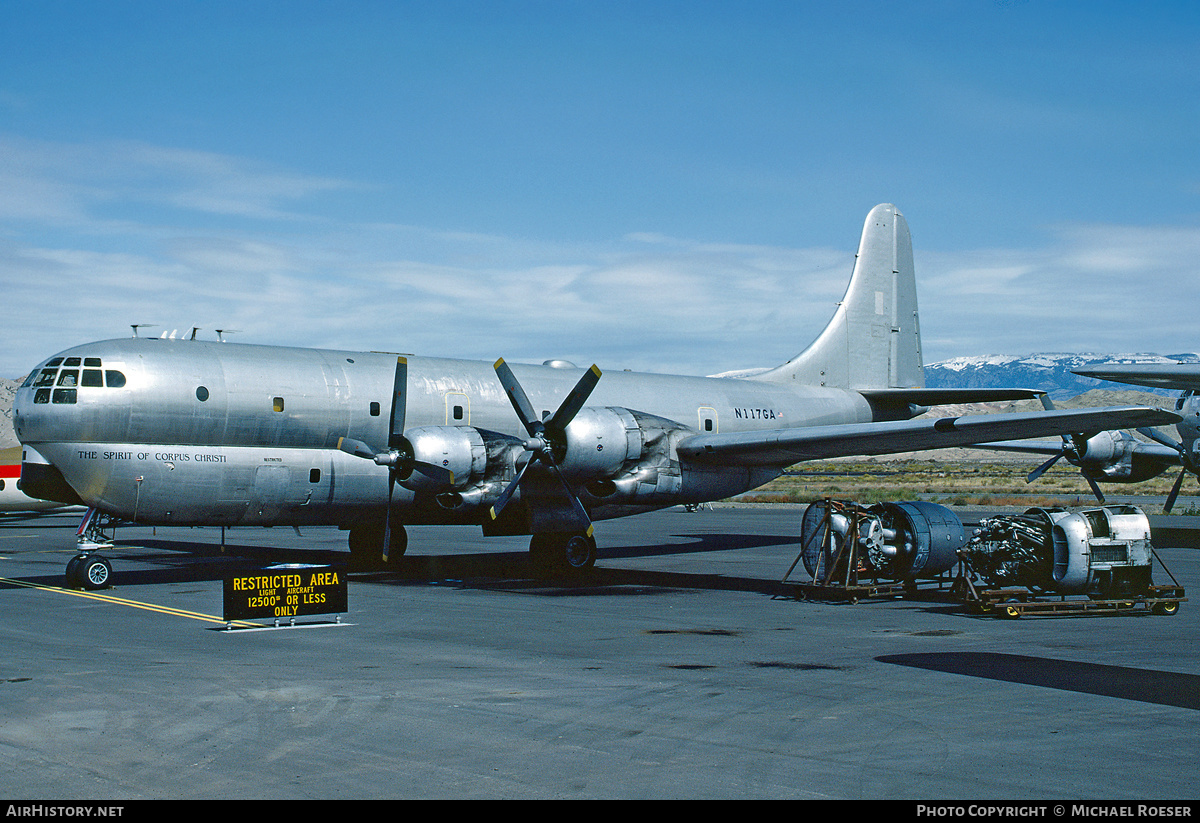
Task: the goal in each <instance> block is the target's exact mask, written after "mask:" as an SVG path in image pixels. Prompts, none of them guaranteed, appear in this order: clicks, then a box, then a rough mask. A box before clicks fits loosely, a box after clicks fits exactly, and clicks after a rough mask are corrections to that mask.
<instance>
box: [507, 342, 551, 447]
mask: <svg viewBox="0 0 1200 823" xmlns="http://www.w3.org/2000/svg"><path fill="white" fill-rule="evenodd" d="M495 369H496V376H497V377H499V378H500V385H501V386H503V387H504V391H505V393H507V394H508V400H509V402H510V403H512V407H513V409H514V410H515V411H516V413H517V417H519V418H521V423H522V424H523V425H524V426H525V431H527V432H529V435H530V436H531V437H537V436H539V435H541V433H542V432H543V431H545V430H546V427H545V426H544V425H543V424H542V421H541V420H540V419H539V418H538V416H537V413H536V412H534V410H533V404H531V403H530V402H529V398H528V397H527V396H526V394H525V390H524V389H523V388H521V384H520V383H518V382H517V377H516V375H514V374H513V373H512V369H510V368H509V367H508V364H507V363H505V362H504V358H503V357H501V358H500V359H499V360H497V361H496V364H495Z"/></svg>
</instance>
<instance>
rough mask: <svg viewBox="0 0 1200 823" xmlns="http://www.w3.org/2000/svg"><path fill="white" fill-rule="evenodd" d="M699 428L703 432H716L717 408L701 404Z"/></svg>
mask: <svg viewBox="0 0 1200 823" xmlns="http://www.w3.org/2000/svg"><path fill="white" fill-rule="evenodd" d="M699 416H700V420H699V423H698V428H699V429H700V431H701V433H703V434H715V433H716V431H717V410H716V409H714V408H713V407H712V406H701V407H700V410H699Z"/></svg>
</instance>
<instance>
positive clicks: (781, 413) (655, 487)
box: [14, 338, 872, 526]
mask: <svg viewBox="0 0 1200 823" xmlns="http://www.w3.org/2000/svg"><path fill="white" fill-rule="evenodd" d="M406 359H407V364H408V365H407V368H408V380H407V392H406V394H407V397H406V404H407V410H406V423H405V428H406V429H412V428H417V427H422V426H436V427H468V428H473V429H477V430H486V431H488V432H497V433H500V434H503V435H508V436H510V437H511V438H515V439H523V438H525V437H526V433H525V431H524V430H523V428H522V424H521V422H520V420H519V419H518V418H517V417H516V416H515V415H514V411H513V407H512V405H511V404H510V401H509V399H508V397H507V396H506V394H505V391H504V388H503V387H502V385H501V383H500V382H499V380H498V379H497V376H496V372H495V370H494V368H493V365H492V364H491V363H487V362H481V361H480V362H476V361H466V360H451V359H442V358H426V357H416V356H406ZM396 361H397V355H395V354H385V353H378V352H351V351H331V350H319V349H303V348H284V347H271V346H256V345H245V344H235V343H209V342H203V341H194V340H167V339H159V338H126V339H119V340H109V341H103V342H98V343H89V344H86V345H82V346H78V347H75V348H72V349H69V350H67V351H64V352H61V353H59V354H58V355H56V356H55V357H53V358H50V359H49V360H47V361H46V362H45V363H43V364H42V365H40V366H39V367H38V368H37V369H35V370H34V372H33V373H32V374H31V375H30V377H29V378H28V379H27V380H26V381H25V383H24V384H23V385H22V387H21V388H20V389H19V390H18V392H17V395H16V398H15V402H14V424H15V426H16V429H17V433H18V436H19V438H20V440H21V442H22V444H23V445H24V449H25V455H24V474H23V481H22V482H23V488H24V489H25V490H26V491H27V492H28V493H30V494H35V495H45V496H49V497H53V498H55V499H59V500H62V502H65V503H79V502H82V503H84V504H86V505H88V506H93V507H96V508H98V509H101V510H103V511H105V512H107V513H109V514H111V515H114V516H117V517H120V518H123V519H129V520H134V521H137V522H141V523H146V524H176V525H304V524H336V525H340V526H349V525H351V524H354V523H356V522H359V521H362V520H370V519H378V518H379V517H381V516H382V512H383V510H384V509H385V508H386V506H387V500H388V494H389V488H388V487H389V482H388V472H387V471H386V470H384V469H381V467H380V466H378V465H376V464H375V463H374V462H372V461H370V460H363V459H360V458H358V457H355V456H353V455H350V454H347V453H346V452H344V451H341V450H339V448H338V446H339V441H340V440H341V439H342V438H350V439H353V440H358V441H363V442H364V443H368V444H383V445H386V444H387V442H388V427H389V413H390V406H391V396H392V392H393V375H394V371H395V367H396ZM512 370H513V372H514V373H515V374H516V376H517V377H518V378H519V380H520V382H521V384H522V385H523V386H524V388H525V391H526V393H527V394H528V397H529V399H530V401H531V403H532V404H533V406H534V407H535V409H537V410H538V411H541V410H545V411H547V412H549V411H552V410H554V409H555V408H556V407H557V406H558V404H559V403H560V402H562V399H563V397H564V396H565V395H566V394H567V393H568V392H569V391H570V390H571V387H572V386H573V385H574V384H575V382H576V380H578V379H579V377H580V375H581V373H582V372H583V370H582V369H578V368H574V367H571V366H569V365H565V366H564V365H555V366H547V365H542V366H532V365H520V364H512ZM588 406H589V407H613V408H616V409H618V410H620V411H622V412H624V411H625V410H631V411H633V412H636V413H639V414H641V415H646V416H650V418H648V419H656V418H661V422H662V431H661V435H662V440H663V442H662V443H661V444H659V451H660V459H658V460H649V461H647V454H648V452H647V445H646V443H644V442H643V443H641V445H640V446H637V445H634V446H630V445H629V444H626V443H618V442H612V441H613V440H614V439H616V440H620V437H619V436H618V437H617V438H612V437H610V438H609V440H608V442H603V438H602V437H600V436H599V435H597V442H596V447H597V448H598V449H603V448H606V447H607V448H609V449H610V450H611V449H613V448H617V449H627V453H626V454H625V457H626V458H627V462H628V464H629V465H630V466H634V465H635V464H637V465H638V466H639V471H640V472H641V474H640V475H639V476H638V477H637V478H635V479H633V480H631V481H630V485H629V486H627V489H626V493H624V494H621V495H610V496H604V495H590V494H589V493H588V491H587V489H586V485H584V484H583V483H582V481H583V480H586V472H585V473H584V474H583V475H581V481H580V482H581V489H580V490H579V493H580V495H581V498H582V499H583V501H584V503H585V504H586V506H587V508H588V510H589V513H590V514H591V516H592V517H593V518H594V519H605V518H608V517H614V516H620V515H624V514H632V513H635V512H636V511H645V510H649V509H653V508H659V507H662V506H668V505H674V504H678V503H691V502H701V501H705V500H713V499H719V498H723V497H726V496H729V495H732V494H737V493H740V492H743V491H746V490H748V489H751V488H754V487H756V486H759V485H761V484H763V483H765V482H767V481H768V480H770V479H771V478H773V477H775V476H777V475H778V474H779V473H780V469H779V468H775V467H747V466H719V465H712V464H711V463H704V464H689V463H687V462H681V461H680V460H679V458H678V455H677V454H675V453H674V450H673V448H672V444H673V443H674V442H677V441H678V440H679V439H681V438H685V437H688V436H691V435H695V434H697V433H705V432H714V433H715V432H740V431H746V432H752V431H763V430H770V429H782V428H794V427H801V426H820V425H829V424H841V423H864V422H869V421H871V420H872V411H871V407H870V405H869V404H868V402H867V401H866V400H865V399H864V397H863V396H862V395H861V394H859V393H857V392H854V391H849V390H846V389H836V388H825V387H819V386H809V385H802V384H794V385H788V384H784V383H770V382H760V381H752V380H743V379H720V378H704V377H681V376H667V375H656V374H638V373H631V372H619V371H618V372H606V373H605V374H604V376H603V379H601V380H600V382H599V384H598V386H597V387H596V389H595V391H594V393H593V394H592V396H591V398H590V399H589V400H588ZM573 425H576V424H573ZM578 425H580V426H582V425H583V423H580V424H578ZM644 439H645V437H644V436H643V440H644ZM589 448H590V446H589ZM638 448H641V449H642V452H641V453H637V454H635V451H637V449H638ZM610 454H611V451H610ZM648 463H650V464H654V470H653V471H650V472H648V471H647V468H646V466H647V464H648ZM570 468H571V464H570V461H569V460H568V461H567V464H566V465H565V466H564V469H566V470H567V472H568V474H570ZM515 469H516V466H515V461H510V465H509V467H508V469H507V471H506V473H505V476H504V477H500V478H496V480H497V482H504V481H506V480H508V479H511V476H512V474H513V473H514V472H515ZM72 494H74V495H77V498H73V497H72ZM483 503H486V501H483ZM392 511H393V513H394V514H395V515H396V516H397V517H398V519H399V521H400V522H404V523H410V524H416V523H464V524H483V523H486V522H487V507H486V505H482V504H481V505H469V504H467V505H456V506H447V505H445V504H444V501H443V503H441V504H439V503H438V502H436V501H435V500H434V496H433V495H423V494H422V493H421V490H420V489H419V488H418V489H416V490H414V489H410V488H408V487H406V486H403V485H400V486H397V487H396V488H395V496H394V498H393V504H392Z"/></svg>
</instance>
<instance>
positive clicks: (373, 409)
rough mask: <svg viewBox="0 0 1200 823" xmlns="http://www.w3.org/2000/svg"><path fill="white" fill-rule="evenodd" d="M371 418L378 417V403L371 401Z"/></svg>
mask: <svg viewBox="0 0 1200 823" xmlns="http://www.w3.org/2000/svg"><path fill="white" fill-rule="evenodd" d="M371 416H372V417H378V416H379V402H378V401H376V400H372V401H371Z"/></svg>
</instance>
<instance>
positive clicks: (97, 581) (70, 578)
mask: <svg viewBox="0 0 1200 823" xmlns="http://www.w3.org/2000/svg"><path fill="white" fill-rule="evenodd" d="M116 524H117V521H116V520H115V519H114V518H112V517H109V516H108V515H107V514H103V513H102V512H99V511H97V510H96V509H88V510H87V512H86V513H85V514H84V515H83V522H81V523H80V524H79V529H78V530H77V531H76V532H75V540H76V544H77V547H78V549H79V553H78V554H76V555H75V556H74V557H72V558H71V559H70V560H69V561H68V562H67V570H66V587H67V588H69V589H91V590H95V589H106V588H108V587H109V586H111V585H112V563H110V562H108V559H107V558H105V557H102V556H101V555H100V554H98V553H97V552H98V551H99V550H100V549H104V548H112V538H111V537H110V536H108V535H106V534H105V533H104V529H105V527H108V528H110V529H111V528H113V527H115V526H116Z"/></svg>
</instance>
